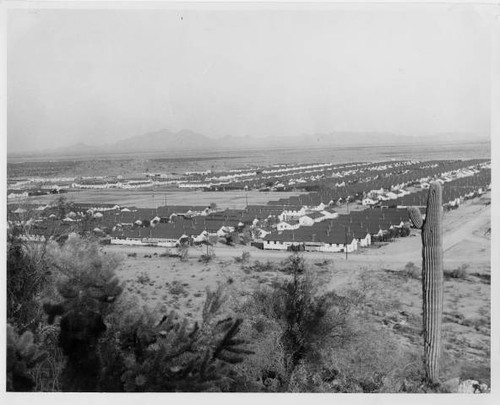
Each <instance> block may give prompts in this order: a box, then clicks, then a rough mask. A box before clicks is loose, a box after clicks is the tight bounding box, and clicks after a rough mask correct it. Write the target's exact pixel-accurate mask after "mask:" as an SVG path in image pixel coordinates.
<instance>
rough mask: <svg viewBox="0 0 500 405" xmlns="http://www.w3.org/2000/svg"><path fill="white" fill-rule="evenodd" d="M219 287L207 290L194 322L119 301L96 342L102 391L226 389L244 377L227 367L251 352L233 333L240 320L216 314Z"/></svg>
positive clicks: (221, 299) (221, 297) (220, 295)
mask: <svg viewBox="0 0 500 405" xmlns="http://www.w3.org/2000/svg"><path fill="white" fill-rule="evenodd" d="M223 302H224V294H223V290H222V288H218V289H217V290H215V291H210V290H207V301H206V304H205V307H204V312H203V318H202V321H201V323H200V324H198V323H194V324H193V323H190V322H189V321H188V320H187V319H185V318H182V317H180V316H179V315H177V314H176V313H175V312H174V311H171V312H168V313H165V312H163V311H161V310H159V309H155V310H151V309H148V308H147V307H143V308H139V309H138V308H137V305H136V303H135V302H133V301H130V302H127V301H123V302H122V306H121V307H120V308H118V310H117V311H116V312H115V313H114V314H113V316H112V317H111V318H110V328H109V329H108V331H107V332H106V336H105V339H104V342H103V345H102V353H103V362H104V365H105V367H104V373H103V377H104V378H103V384H101V386H103V387H106V388H107V390H108V391H128V392H169V391H190V392H199V391H228V390H233V389H234V384H236V383H238V384H240V383H241V381H244V379H245V377H244V375H240V374H239V373H238V370H237V369H236V368H235V367H234V366H232V365H233V364H240V363H242V362H243V360H244V358H245V357H246V356H247V355H249V354H251V353H252V352H251V351H250V350H248V349H247V348H245V344H246V342H245V340H243V339H241V338H239V334H240V329H241V326H242V320H241V319H232V318H221V317H220V313H218V311H219V309H220V308H221V305H222V303H223Z"/></svg>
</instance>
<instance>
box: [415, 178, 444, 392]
mask: <svg viewBox="0 0 500 405" xmlns="http://www.w3.org/2000/svg"><path fill="white" fill-rule="evenodd" d="M409 214H410V219H411V221H412V222H413V224H414V225H415V227H416V228H420V229H421V230H422V291H423V324H424V363H425V374H426V377H427V379H428V381H430V382H432V383H437V382H438V379H439V358H440V356H441V322H442V314H443V224H442V222H443V207H442V189H441V184H439V183H438V182H434V183H432V184H431V186H430V189H429V196H428V199H427V211H426V217H425V220H423V219H422V215H421V214H420V211H419V210H418V209H417V208H414V207H412V208H410V209H409Z"/></svg>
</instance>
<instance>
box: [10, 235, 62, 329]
mask: <svg viewBox="0 0 500 405" xmlns="http://www.w3.org/2000/svg"><path fill="white" fill-rule="evenodd" d="M53 282H54V276H53V274H52V272H51V269H50V267H49V262H48V260H47V257H46V244H34V243H29V242H25V241H23V240H22V239H21V238H20V235H15V234H10V235H9V237H8V240H7V321H8V322H10V323H11V324H12V325H13V326H15V327H16V328H17V329H18V330H19V331H21V332H24V331H26V330H31V331H32V332H34V331H35V330H36V328H37V327H38V325H39V324H40V322H42V321H43V316H44V314H43V311H42V310H41V306H40V301H41V299H42V297H43V296H44V293H45V292H46V291H45V290H46V289H47V288H50V284H52V283H53Z"/></svg>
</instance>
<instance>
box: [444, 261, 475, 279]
mask: <svg viewBox="0 0 500 405" xmlns="http://www.w3.org/2000/svg"><path fill="white" fill-rule="evenodd" d="M468 268H469V265H468V264H465V263H464V264H462V265H461V266H459V267H457V268H456V269H454V270H445V271H444V277H445V278H446V279H451V278H454V279H459V280H465V279H467V269H468Z"/></svg>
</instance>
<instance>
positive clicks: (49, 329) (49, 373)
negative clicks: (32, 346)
mask: <svg viewBox="0 0 500 405" xmlns="http://www.w3.org/2000/svg"><path fill="white" fill-rule="evenodd" d="M35 336H36V337H37V340H38V342H39V343H38V347H39V349H40V350H41V351H43V352H44V353H46V356H45V358H44V359H43V360H42V361H41V362H39V363H37V364H36V365H35V366H34V368H33V370H32V373H31V374H32V375H33V378H34V380H35V383H36V386H35V391H41V392H57V391H61V379H62V372H63V369H64V363H65V359H64V355H63V352H62V350H61V348H60V347H59V344H58V343H59V339H58V337H59V327H58V326H56V325H40V327H39V328H38V330H37V331H36V333H35Z"/></svg>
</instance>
